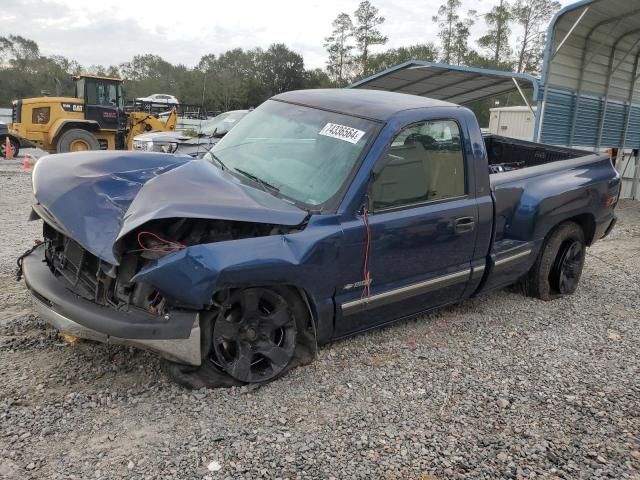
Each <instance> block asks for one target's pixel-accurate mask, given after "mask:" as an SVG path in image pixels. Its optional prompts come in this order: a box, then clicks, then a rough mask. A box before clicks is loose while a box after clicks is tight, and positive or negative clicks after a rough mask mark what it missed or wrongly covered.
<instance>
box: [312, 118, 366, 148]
mask: <svg viewBox="0 0 640 480" xmlns="http://www.w3.org/2000/svg"><path fill="white" fill-rule="evenodd" d="M364 134H365V132H364V131H362V130H358V129H357V128H352V127H347V126H345V125H339V124H337V123H327V124H326V125H325V126H324V127H322V130H320V135H324V136H325V137H331V138H337V139H339V140H344V141H345V142H349V143H354V144H355V143H358V141H359V140H360V139H361V138H362V137H363V136H364Z"/></svg>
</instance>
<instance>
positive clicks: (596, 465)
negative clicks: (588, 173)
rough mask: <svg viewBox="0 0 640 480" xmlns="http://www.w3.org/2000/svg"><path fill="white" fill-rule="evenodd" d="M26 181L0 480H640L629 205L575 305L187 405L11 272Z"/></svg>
mask: <svg viewBox="0 0 640 480" xmlns="http://www.w3.org/2000/svg"><path fill="white" fill-rule="evenodd" d="M29 196H30V183H29V176H28V175H27V174H26V173H25V172H22V171H21V170H20V166H19V164H18V163H17V162H3V163H1V164H0V225H1V227H0V228H1V231H2V242H1V243H0V245H1V247H0V384H1V385H2V388H1V390H0V478H10V479H27V478H34V479H35V478H37V479H42V478H52V479H56V478H61V479H62V478H65V479H66V478H75V479H87V478H94V479H100V478H104V479H107V478H108V479H111V478H137V479H161V478H162V479H167V478H176V479H192V478H193V479H206V478H208V479H218V478H251V479H253V478H362V479H369V478H403V479H404V478H410V479H423V480H426V479H450V478H451V479H456V478H473V479H482V478H486V479H495V478H554V479H557V478H563V479H564V478H567V479H569V478H571V479H573V478H615V479H623V478H628V479H638V478H640V370H639V367H640V356H639V353H640V205H639V204H637V203H632V202H624V203H622V205H621V206H620V208H619V215H620V223H619V225H618V227H617V228H616V230H615V231H614V233H613V234H612V235H611V236H610V238H608V239H606V240H604V241H602V242H600V243H599V244H597V245H596V246H595V247H594V248H592V249H591V250H590V252H589V255H588V258H587V264H586V267H585V272H584V277H583V281H582V284H581V287H580V289H579V291H578V293H577V294H576V295H575V296H573V297H571V298H568V299H563V300H560V301H556V302H552V303H544V302H540V301H535V300H532V299H527V298H524V297H522V296H521V295H519V294H518V293H516V292H511V291H501V292H497V293H494V294H492V295H490V296H486V297H483V298H478V299H473V300H470V301H467V302H465V303H463V304H462V305H459V306H455V307H453V308H448V309H446V310H443V311H441V312H438V313H436V314H433V315H429V316H426V317H423V318H421V319H418V320H415V321H409V322H403V323H399V324H396V325H394V326H392V327H389V328H386V329H383V330H380V331H377V332H373V333H369V334H365V335H360V336H358V337H355V338H353V339H349V340H345V341H341V342H338V343H336V344H333V345H330V346H328V347H325V348H322V349H321V351H320V353H319V357H318V358H317V360H316V361H315V362H314V363H313V364H311V365H310V366H307V367H304V368H299V369H296V370H294V371H293V372H291V373H290V374H289V375H287V376H286V377H285V378H283V379H281V380H278V381H276V382H274V383H272V384H269V385H267V386H264V387H262V388H259V389H257V390H251V389H247V388H246V387H243V388H231V389H220V390H212V391H186V390H183V389H181V388H180V387H177V386H175V385H173V384H171V383H169V382H168V381H167V380H166V379H165V378H164V377H163V375H162V373H161V372H160V370H159V366H158V365H159V362H158V360H157V358H155V357H154V356H153V355H150V354H147V353H145V352H142V351H137V350H133V349H128V348H124V347H114V346H111V347H110V348H108V347H107V346H105V345H100V344H94V343H88V342H87V343H79V344H77V345H73V346H70V345H67V344H66V343H64V342H63V341H61V339H60V338H59V337H58V336H57V335H56V332H55V331H53V330H52V329H50V328H48V327H47V326H46V325H45V324H43V323H42V322H41V321H40V320H39V319H38V318H37V317H35V316H34V314H33V313H32V310H31V308H30V306H29V301H28V295H27V294H26V292H25V288H24V284H23V283H17V282H16V281H15V279H14V277H13V271H14V261H15V258H16V257H17V255H19V253H21V252H22V251H23V250H25V249H26V248H28V247H29V246H30V244H32V242H33V239H35V238H37V237H38V232H39V225H38V224H37V223H31V224H27V223H26V216H27V215H28V212H29Z"/></svg>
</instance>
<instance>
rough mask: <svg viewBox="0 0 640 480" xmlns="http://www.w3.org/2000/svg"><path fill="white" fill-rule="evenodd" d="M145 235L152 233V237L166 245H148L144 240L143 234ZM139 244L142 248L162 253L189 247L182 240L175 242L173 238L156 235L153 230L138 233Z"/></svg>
mask: <svg viewBox="0 0 640 480" xmlns="http://www.w3.org/2000/svg"><path fill="white" fill-rule="evenodd" d="M143 235H150V236H151V237H153V238H155V239H156V240H158V241H159V242H161V243H164V244H166V245H167V246H166V247H159V248H155V247H153V248H152V247H147V246H146V245H145V244H144V242H143V241H142V236H143ZM138 245H139V246H140V248H141V249H143V250H145V251H147V252H160V253H169V252H173V251H174V250H181V249H183V248H187V246H186V245H184V244H182V243H180V242H174V241H171V240H167V239H165V238H162V237H161V236H160V235H156V234H155V233H153V232H140V233H138Z"/></svg>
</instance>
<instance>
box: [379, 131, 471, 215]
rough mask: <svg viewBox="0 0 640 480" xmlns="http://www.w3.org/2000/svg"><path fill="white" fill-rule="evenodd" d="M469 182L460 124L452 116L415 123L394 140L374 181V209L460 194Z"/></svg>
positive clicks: (441, 198)
mask: <svg viewBox="0 0 640 480" xmlns="http://www.w3.org/2000/svg"><path fill="white" fill-rule="evenodd" d="M465 185H466V181H465V171H464V156H463V153H462V145H461V142H460V130H459V128H458V125H457V124H456V123H455V122H453V121H451V120H439V121H432V122H425V123H421V124H419V125H413V126H411V127H409V128H406V129H404V130H402V131H401V132H400V133H399V134H398V135H397V136H396V137H395V138H394V139H393V142H392V143H391V147H390V148H389V151H388V153H387V157H386V158H385V167H384V168H383V169H382V171H381V172H380V173H379V174H378V175H377V176H376V179H375V180H374V182H373V188H372V192H371V195H372V201H373V209H374V211H375V210H380V209H385V208H392V207H401V206H404V205H412V204H417V203H423V202H430V201H438V200H444V199H447V198H455V197H460V196H463V195H464V194H465V193H466V190H465Z"/></svg>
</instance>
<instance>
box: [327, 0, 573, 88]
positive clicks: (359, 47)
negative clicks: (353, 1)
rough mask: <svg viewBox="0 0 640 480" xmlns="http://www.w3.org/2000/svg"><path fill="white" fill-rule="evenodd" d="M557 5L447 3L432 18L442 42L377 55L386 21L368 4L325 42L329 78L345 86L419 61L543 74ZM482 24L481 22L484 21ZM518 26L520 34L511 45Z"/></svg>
mask: <svg viewBox="0 0 640 480" xmlns="http://www.w3.org/2000/svg"><path fill="white" fill-rule="evenodd" d="M560 7H561V5H560V3H559V2H557V1H555V0H500V2H499V3H498V4H497V5H496V6H494V7H493V8H492V9H491V10H490V11H488V12H486V13H484V14H479V13H478V12H477V11H476V10H468V11H466V12H463V11H462V2H461V0H446V1H445V3H443V4H442V5H441V6H440V8H439V9H438V11H437V14H436V15H434V16H433V17H432V21H433V22H434V23H435V24H436V25H437V26H438V42H437V43H435V42H426V43H420V44H416V45H412V46H408V47H401V48H396V49H388V50H385V51H382V52H378V53H374V52H372V47H374V46H376V45H385V44H386V43H387V41H388V38H387V36H386V35H384V34H383V32H382V30H381V29H382V26H383V24H384V22H385V18H384V17H383V16H382V15H380V13H379V11H378V9H377V8H376V7H375V6H374V5H372V4H371V2H369V1H363V2H361V3H360V4H359V5H358V8H357V9H356V11H355V12H354V13H353V16H351V15H349V14H348V13H345V12H342V13H340V14H338V16H337V17H336V18H335V20H334V21H333V23H332V32H331V34H330V35H329V36H327V37H326V38H325V44H324V46H325V48H326V50H327V54H328V60H327V69H326V70H327V74H328V75H329V77H330V78H331V81H332V82H333V83H334V85H336V86H344V85H348V84H349V83H351V82H353V81H354V80H358V79H360V78H363V77H366V76H368V75H370V74H371V73H373V72H376V71H380V70H382V69H384V68H388V67H390V66H393V65H397V64H399V63H402V62H405V61H408V60H412V59H416V60H426V61H439V62H442V63H447V64H454V65H466V66H471V67H481V68H496V69H501V70H509V71H511V70H515V71H517V72H519V73H524V72H526V73H538V71H539V70H540V67H541V62H542V56H543V55H542V51H543V49H544V45H545V42H546V38H545V32H546V26H547V24H548V22H549V20H550V18H551V16H552V15H553V14H554V13H555V12H556V11H558V10H559V9H560ZM480 19H482V20H480ZM479 21H483V22H484V24H485V34H484V35H482V36H481V37H480V38H478V39H477V40H476V42H475V45H474V44H473V43H472V42H471V40H470V37H471V28H472V27H473V26H474V25H475V24H476V22H479ZM514 27H516V28H517V29H518V30H519V32H520V34H519V35H518V36H517V37H516V38H515V41H514V42H513V41H512V38H511V37H512V31H513V29H514Z"/></svg>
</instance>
